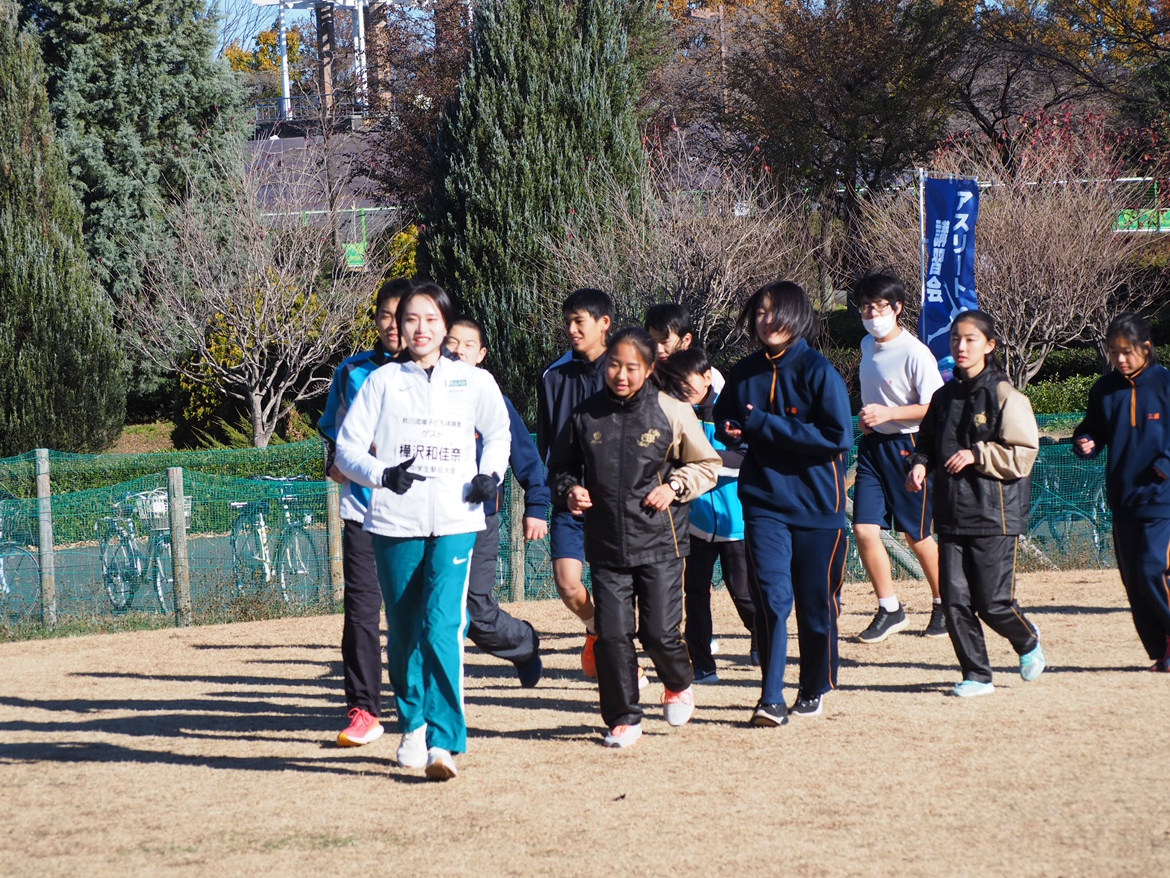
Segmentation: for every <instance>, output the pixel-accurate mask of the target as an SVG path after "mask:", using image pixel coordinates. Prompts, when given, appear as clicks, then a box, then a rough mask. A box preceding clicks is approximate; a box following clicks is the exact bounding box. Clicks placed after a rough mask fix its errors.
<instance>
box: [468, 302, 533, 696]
mask: <svg viewBox="0 0 1170 878" xmlns="http://www.w3.org/2000/svg"><path fill="white" fill-rule="evenodd" d="M446 348H447V350H448V351H450V352H451V353H453V354H455V356H457V357H458V358H459V359H461V360H462V361H463V362H465V363H467V365H469V366H479V365H480V364H481V363H482V362H483V361H484V358H485V357H486V356H487V352H488V350H487V343H486V341H485V338H484V331H483V327H482V326H480V324H479V323H478V322H477V321H475V320H472V319H471V318H469V317H461V318H459V319H458V320H456V321H455V322H454V323H452V324H451V329H450V330H449V331H448V333H447V341H446ZM504 406H505V407H506V408H507V409H508V418H509V420H510V421H511V432H512V450H511V454H510V456H509V458H508V465H509V466H510V467H511V468H512V472H513V473H514V474H515V475H516V479H517V481H519V482H520V484H521V485H522V486H523V487H524V538H525V539H528V540H541V539H544V537H545V535H546V534H547V533H548V523H547V520H546V519H547V516H548V507H549V501H550V494H549V489H548V486H547V485H546V484H545V481H544V468H543V467H542V466H541V463H540V455H539V454H538V453H537V451H536V446H535V445H533V444H532V437H531V436H530V435H529V433H528V427H526V426H525V425H524V421H523V419H522V418H521V417H520V413H519V412H517V411H516V407H515V406H514V405H512V401H511V400H510V399H508V398H507V397H506V396H505V397H504ZM498 501H499V498H498V497H493V498H491V499H489V500H486V501H484V504H483V511H484V516H485V519H486V525H487V526H486V527H485V529H484V530H481V531H480V532H479V533H477V534H476V535H475V548H474V549H473V550H472V553H471V571H470V574H469V576H470V580H469V582H468V586H467V615H468V617H469V621H470V624H469V626H468V629H467V636H468V637H470V638H471V642H472V643H474V644H475V645H476V646H478V647H479V648H480V649H482V650H483V651H484V652H486V653H488V654H489V655H494V656H495V657H496V658H501V659H504V661H509V662H511V663H512V664H514V665H515V666H516V673H517V675H518V676H519V677H520V685H521V686H523V687H524V688H525V689H531V688H533V687H534V686H536V684H537V683H538V682H540V675H541V672H542V670H543V667H542V662H541V660H540V637H539V635H537V633H536V630H535V629H534V628H533V627H532V626H531V625H530V624H529V623H527V622H524V621H521V620H520V619H516V618H514V617H512V616H510V615H509V614H508V613H506V612H504V611H503V610H502V609H501V608H500V604H499V602H498V601H497V600H496V596H495V587H496V561H497V560H498V559H499V556H500V517H499V515H498V512H499V502H498Z"/></svg>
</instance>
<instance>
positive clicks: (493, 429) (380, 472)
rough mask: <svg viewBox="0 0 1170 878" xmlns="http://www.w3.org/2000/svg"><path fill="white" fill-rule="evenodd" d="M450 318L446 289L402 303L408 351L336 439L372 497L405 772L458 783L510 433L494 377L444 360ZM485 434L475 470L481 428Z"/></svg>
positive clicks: (368, 387)
mask: <svg viewBox="0 0 1170 878" xmlns="http://www.w3.org/2000/svg"><path fill="white" fill-rule="evenodd" d="M453 317H454V314H453V308H452V305H451V299H450V298H449V297H448V295H447V293H446V292H445V291H444V290H443V289H442V287H439V286H437V285H436V284H433V283H426V284H422V285H421V286H417V287H414V288H413V289H411V290H409V291H407V292H406V293H405V294H404V295H403V297H402V301H401V302H400V303H399V305H398V315H397V320H398V328H399V335H400V336H401V338H402V342H403V344H404V345H405V348H406V349H405V351H404V352H403V353H402V354H400V355H399V356H398V357H396V358H395V359H394V360H393V361H392V362H389V363H387V364H386V365H384V366H382V367H381V368H380V369H377V370H375V371H374V372H373V373H372V374H371V375H370V377H369V378H367V379H366V381H365V383H364V384H362V387H361V390H360V391H359V392H358V395H357V397H356V398H355V399H354V401H353V405H352V406H351V407H350V409H349V412H348V413H347V414H346V416H345V421H344V422H343V423H342V425H341V432H340V433H339V434H338V436H337V466H338V467H339V468H340V469H341V471H342V472H343V473H344V474H345V475H346V477H347V478H349V479H351V480H353V481H354V482H356V483H358V484H360V485H365V486H367V487H369V488H372V489H373V491H372V492H371V494H370V502H369V505H368V507H367V509H366V516H365V522H364V524H363V527H364V529H365V530H367V531H370V533H371V534H372V535H373V537H372V539H373V547H374V560H375V562H376V565H377V568H378V579H379V582H380V584H381V587H382V595H383V597H384V599H385V602H386V621H387V625H388V629H389V636H388V638H387V640H388V644H387V649H386V652H387V659H388V664H389V669H390V683H391V685H392V686H393V687H394V697H395V700H396V701H397V704H398V723H399V726H400V727H401V729H402V732H403V735H402V741H401V743H400V745H399V747H398V763H399V765H401V766H403V767H407V768H423V767H424V766H425V768H426V774H427V777H430V778H434V779H437V780H446V779H448V778H452V777H455V774H456V770H455V760H454V758H453V754H456V753H462V752H464V750H466V748H467V722H466V719H465V717H464V714H463V635H464V632H465V631H466V630H467V615H466V610H465V606H466V601H467V581H468V570H469V569H470V568H471V563H470V557H471V550H472V546H473V545H474V544H475V535H476V532H478V531H481V530H483V529H484V513H483V503H484V501H486V500H489V499H492V498H494V497H495V496H496V492H497V490H498V489H499V481H500V480H499V474H500V473H502V472H504V471H505V470H506V469H507V466H508V453H509V449H510V447H511V427H510V424H509V420H508V411H507V409H506V408H505V407H504V398H503V396H502V395H501V394H500V389H499V387H497V386H496V382H495V380H494V379H493V378H492V377H491V375H489V374H488V373H487V372H485V371H484V370H482V369H476V368H475V367H474V366H469V365H467V364H466V363H464V362H462V361H461V360H458V359H448V358H446V357H443V356H442V350H443V341H444V339H445V338H446V337H447V332H448V329H449V328H450V326H451V322H452V319H453ZM477 430H478V431H479V433H480V434H481V435H482V437H483V449H482V453H481V456H480V459H479V460H480V462H479V466H478V467H477V466H476V442H475V434H476V431H477Z"/></svg>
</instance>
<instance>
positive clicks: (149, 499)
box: [134, 491, 191, 530]
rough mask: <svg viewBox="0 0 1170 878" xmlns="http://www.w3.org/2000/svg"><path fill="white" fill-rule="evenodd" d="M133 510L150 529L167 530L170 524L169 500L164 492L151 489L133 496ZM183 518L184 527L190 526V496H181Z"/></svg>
mask: <svg viewBox="0 0 1170 878" xmlns="http://www.w3.org/2000/svg"><path fill="white" fill-rule="evenodd" d="M134 511H135V513H136V514H137V515H138V517H139V518H141V519H142V520H143V521H145V522H146V524H147V526H148V527H149V528H150V529H151V530H169V529H170V526H171V520H170V516H169V515H168V512H169V511H170V502H169V501H168V499H167V495H166V494H165V493H162V492H159V491H151V492H150V493H147V494H139V495H138V496H136V497H135V498H134ZM183 518H184V525H185V526H186V527H190V526H191V498H190V497H184V498H183Z"/></svg>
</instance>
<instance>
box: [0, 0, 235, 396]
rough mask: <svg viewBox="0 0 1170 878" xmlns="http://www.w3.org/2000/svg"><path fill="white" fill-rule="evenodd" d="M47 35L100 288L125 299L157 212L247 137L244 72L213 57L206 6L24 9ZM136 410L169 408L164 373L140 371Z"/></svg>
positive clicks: (44, 46) (135, 372)
mask: <svg viewBox="0 0 1170 878" xmlns="http://www.w3.org/2000/svg"><path fill="white" fill-rule="evenodd" d="M20 7H21V21H22V23H23V24H25V25H26V26H28V27H31V28H32V29H34V30H35V31H36V32H37V33H38V34H39V37H40V43H41V51H42V53H43V56H44V63H45V68H46V70H47V73H48V91H49V98H50V101H51V107H52V112H53V118H54V119H55V121H56V123H57V131H58V137H59V140H60V143H61V147H62V149H63V150H64V153H65V158H66V161H67V162H68V168H69V173H70V176H71V178H72V181H73V187H74V190H75V192H76V193H77V195H78V197H79V198H80V199H81V203H82V207H83V210H84V232H85V245H86V247H87V249H88V251H89V254H90V257H91V265H92V268H93V271H94V273H95V277H96V279H97V280H98V281H99V282H100V283H101V284H102V285H103V286H104V287H105V289H106V292H107V293H109V294H110V295H111V296H112V297H113V299H114V301H115V302H118V301H121V299H122V297H123V295H124V294H125V293H126V292H128V291H133V290H134V289H135V288H136V287H137V285H138V283H139V276H138V270H137V269H138V266H137V265H136V263H135V261H134V255H133V254H134V253H135V252H137V251H138V250H139V249H140V246H139V245H140V243H141V239H142V238H143V237H145V236H149V235H150V234H153V233H154V232H153V231H152V230H151V228H150V226H151V221H152V219H153V217H152V216H151V213H152V211H154V210H155V209H156V208H157V206H158V205H159V204H163V203H166V202H168V201H174V200H177V199H178V198H181V197H182V196H183V195H184V194H185V193H186V190H187V186H188V182H189V174H190V173H191V172H192V169H194V171H195V172H196V173H202V172H206V171H207V169H208V168H209V167H213V165H208V164H207V163H206V162H203V163H201V157H203V156H207V155H215V154H216V152H217V145H218V146H219V147H221V148H223V149H225V150H230V149H231V148H232V147H233V145H234V144H235V143H236V142H237V141H238V137H239V135H240V134H241V133H242V132H243V131H244V130H245V129H246V128H247V125H248V123H249V121H250V115H249V114H247V113H245V111H244V93H243V90H242V87H241V85H240V84H239V80H238V75H237V74H234V73H232V72H231V70H230V69H229V67H228V65H227V64H226V62H222V61H217V60H215V51H216V42H217V20H218V19H217V17H216V15H215V14H214V12H213V11H209V8H208V3H207V2H206V0H20ZM131 365H132V371H131V397H132V399H131V403H132V406H134V407H135V408H139V409H140V411H139V412H138V413H137V414H139V415H156V414H158V412H155V411H151V410H150V403H149V402H147V403H146V405H147V410H146V411H142V410H141V406H142V405H143V402H142V398H143V397H147V398H149V397H150V395H151V394H154V397H155V400H156V403H165V388H162V387H161V382H162V376H160V375H158V374H157V373H153V372H152V371H151V370H149V369H143V368H141V365H140V364H139V363H132V364H131Z"/></svg>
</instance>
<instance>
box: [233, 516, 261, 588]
mask: <svg viewBox="0 0 1170 878" xmlns="http://www.w3.org/2000/svg"><path fill="white" fill-rule="evenodd" d="M258 525H259V520H258V518H257V516H256V515H255V514H254V513H245V514H243V515H241V516H240V517H239V518H237V519H236V523H235V524H234V525H233V526H232V568H233V570H234V572H235V580H236V591H237V592H238V593H240V594H251V593H254V592H258V591H260V590H261V589H262V588H263V587H264V584H265V580H266V577H265V575H264V554H265V552H264V549H265V546H264V541H263V540H261V539H260V530H259V527H258Z"/></svg>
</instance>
